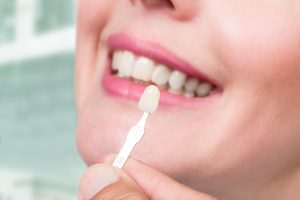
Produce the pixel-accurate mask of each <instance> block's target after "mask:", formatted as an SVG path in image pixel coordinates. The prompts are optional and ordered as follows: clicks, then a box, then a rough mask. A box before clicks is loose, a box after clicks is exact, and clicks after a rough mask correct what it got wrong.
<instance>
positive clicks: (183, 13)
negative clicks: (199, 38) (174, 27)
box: [141, 0, 200, 20]
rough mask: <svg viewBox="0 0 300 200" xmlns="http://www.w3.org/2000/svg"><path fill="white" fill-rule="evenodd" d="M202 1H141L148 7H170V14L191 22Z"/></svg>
mask: <svg viewBox="0 0 300 200" xmlns="http://www.w3.org/2000/svg"><path fill="white" fill-rule="evenodd" d="M199 1H200V0H141V2H142V3H143V4H144V5H145V6H148V7H160V6H162V5H163V6H168V8H169V9H168V13H169V14H170V16H172V17H173V18H176V19H178V20H189V19H191V18H193V17H194V16H195V15H196V14H197V9H198V5H199Z"/></svg>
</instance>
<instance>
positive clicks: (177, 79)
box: [169, 70, 186, 91]
mask: <svg viewBox="0 0 300 200" xmlns="http://www.w3.org/2000/svg"><path fill="white" fill-rule="evenodd" d="M185 80H186V75H185V74H184V73H182V72H180V71H177V70H175V71H173V72H172V73H171V76H170V78H169V85H170V88H171V90H173V91H179V90H181V88H182V87H183V85H184V83H185Z"/></svg>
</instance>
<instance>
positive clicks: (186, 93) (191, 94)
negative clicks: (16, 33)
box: [183, 91, 195, 98]
mask: <svg viewBox="0 0 300 200" xmlns="http://www.w3.org/2000/svg"><path fill="white" fill-rule="evenodd" d="M183 95H184V96H185V97H188V98H193V97H195V93H194V92H188V91H185V92H184V93H183Z"/></svg>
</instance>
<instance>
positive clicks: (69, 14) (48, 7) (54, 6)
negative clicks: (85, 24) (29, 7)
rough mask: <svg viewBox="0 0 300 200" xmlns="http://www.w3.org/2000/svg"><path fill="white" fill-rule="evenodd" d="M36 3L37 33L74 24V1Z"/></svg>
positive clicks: (49, 0) (43, 0)
mask: <svg viewBox="0 0 300 200" xmlns="http://www.w3.org/2000/svg"><path fill="white" fill-rule="evenodd" d="M36 3H37V5H36V12H37V13H36V19H35V29H36V32H37V33H44V32H47V31H51V30H55V29H59V28H62V27H65V26H69V25H73V24H74V16H75V15H74V7H75V6H74V4H75V3H74V0H36Z"/></svg>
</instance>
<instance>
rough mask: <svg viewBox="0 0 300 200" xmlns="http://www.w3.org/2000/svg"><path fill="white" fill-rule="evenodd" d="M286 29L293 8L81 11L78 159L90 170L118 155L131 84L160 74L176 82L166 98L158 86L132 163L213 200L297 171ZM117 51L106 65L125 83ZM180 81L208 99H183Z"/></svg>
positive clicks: (298, 141)
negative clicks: (197, 85) (204, 87)
mask: <svg viewBox="0 0 300 200" xmlns="http://www.w3.org/2000/svg"><path fill="white" fill-rule="evenodd" d="M298 19H300V1H299V0H260V1H253V0H243V1H238V0H225V1H215V0H209V1H208V0H207V1H206V0H202V1H200V0H199V1H195V0H186V1H182V0H171V1H167V0H143V1H140V0H118V1H117V0H115V1H112V0H102V1H95V0H84V1H81V2H80V3H79V11H78V40H77V45H78V46H77V72H76V75H77V77H76V84H77V92H76V94H77V103H78V134H77V143H78V148H79V151H80V154H81V155H82V157H83V159H84V160H85V162H86V163H87V164H88V165H91V164H94V163H98V162H104V161H105V160H107V158H108V157H110V156H111V155H113V154H116V153H118V151H119V150H120V148H121V145H122V144H123V142H124V140H125V136H126V134H127V132H128V130H129V129H130V127H131V126H132V125H133V124H135V123H136V122H137V121H138V119H139V118H140V117H141V115H142V112H141V111H140V110H138V108H137V99H138V97H139V95H140V93H141V91H142V90H143V88H144V87H145V86H144V82H143V81H142V82H141V81H136V80H135V79H139V75H136V76H134V75H132V74H133V73H136V74H140V76H141V77H147V76H149V74H147V73H146V72H145V71H147V70H148V71H151V70H152V71H151V72H149V73H150V76H154V75H153V70H154V69H157V68H158V65H159V64H164V65H166V66H167V68H168V69H167V70H166V69H165V68H164V69H165V70H166V71H171V72H172V73H173V71H174V70H179V71H181V72H183V73H184V75H183V76H182V75H180V76H179V75H178V77H176V76H175V75H174V77H175V78H174V79H173V82H174V83H173V84H174V85H175V86H174V88H171V86H163V87H161V88H162V90H161V93H162V94H161V105H160V107H159V108H158V110H157V112H155V113H154V114H152V115H150V118H149V120H148V123H147V126H146V133H145V136H144V138H143V139H142V141H141V142H140V143H139V144H138V145H137V146H136V148H135V149H134V151H133V154H132V156H133V157H134V158H136V159H139V160H141V161H143V162H145V163H147V164H149V165H151V166H153V167H155V168H157V169H159V170H161V171H163V172H164V173H166V174H168V175H170V176H172V177H173V178H175V179H177V180H180V181H181V182H183V183H184V184H186V185H188V186H191V187H193V188H196V189H199V190H202V191H204V192H208V193H212V194H214V195H217V196H218V195H222V194H223V191H228V190H229V191H230V190H231V187H232V185H234V187H235V188H244V189H245V188H253V189H258V188H259V187H261V186H262V185H264V184H267V183H268V182H270V181H271V180H272V179H273V178H275V176H276V177H277V176H278V175H281V174H283V172H284V171H286V170H289V169H292V168H294V167H296V166H298V165H297V164H298V163H299V161H300V159H299V156H298V155H299V153H300V133H299V132H300V131H299V130H300V123H299V121H300V92H299V91H300V21H299V20H298ZM117 50H121V52H122V53H121V54H119V55H121V56H119V58H118V59H120V58H121V61H120V60H117V61H116V60H115V61H114V63H118V64H114V65H116V67H117V68H118V70H119V71H122V70H125V67H126V66H127V67H128V68H130V66H134V69H130V70H131V73H130V77H132V76H134V77H135V78H134V79H133V78H126V77H124V75H125V74H126V73H127V71H126V70H125V71H126V72H122V73H124V74H122V73H121V74H119V75H117V74H116V70H112V57H115V58H116V57H117V56H116V54H115V52H117ZM124 52H125V53H124ZM128 52H131V53H133V54H134V56H132V54H131V53H128ZM141 57H146V59H144V60H143V58H142V59H141ZM122 59H123V60H122ZM147 59H150V60H147ZM137 61H139V62H140V64H136V63H138V62H137ZM152 61H153V62H154V63H156V64H155V67H156V68H153V65H151V63H152ZM120 63H121V64H120ZM128 63H130V64H128ZM149 63H150V64H149ZM114 67H115V66H114ZM121 68H122V69H121ZM137 68H138V69H137ZM120 69H121V70H120ZM135 70H136V71H135ZM133 71H135V72H133ZM141 71H142V72H141ZM128 73H129V72H128ZM141 74H142V75H141ZM166 74H167V73H165V74H164V75H165V76H167V75H166ZM184 76H187V77H190V78H191V77H193V78H196V79H197V80H198V81H199V82H201V83H203V82H208V83H209V85H213V89H212V90H210V92H208V91H206V92H204V93H205V94H204V97H194V98H187V97H184V95H183V93H182V91H179V89H175V88H176V87H177V86H178V85H179V86H178V87H180V85H181V84H180V79H181V78H182V79H184ZM141 77H140V79H142V78H141ZM146 79H147V78H145V79H144V80H146ZM158 79H163V78H162V77H160V76H159V78H158ZM170 80H171V78H169V81H170ZM147 83H149V81H147ZM176 85H177V86H176ZM170 88H171V90H172V91H168V90H169V89H170ZM174 91H175V92H176V93H180V94H174ZM189 94H190V93H189ZM200 96H201V95H200Z"/></svg>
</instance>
